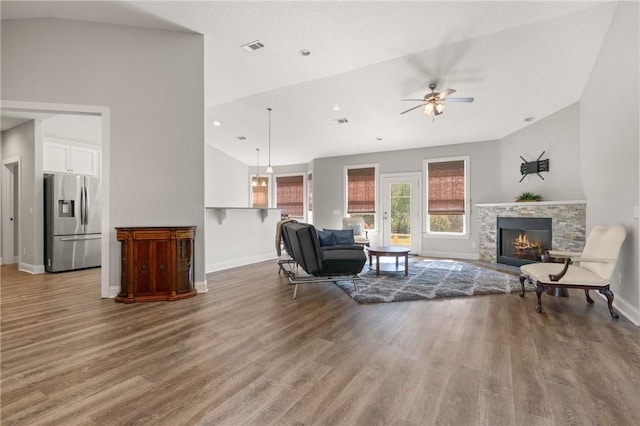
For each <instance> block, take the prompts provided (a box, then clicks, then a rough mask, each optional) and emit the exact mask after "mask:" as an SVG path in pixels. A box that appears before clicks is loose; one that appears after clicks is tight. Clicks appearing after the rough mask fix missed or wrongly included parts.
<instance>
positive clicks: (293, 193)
mask: <svg viewBox="0 0 640 426" xmlns="http://www.w3.org/2000/svg"><path fill="white" fill-rule="evenodd" d="M302 185H303V177H302V176H280V177H276V187H277V188H278V190H277V192H276V200H277V201H276V204H277V206H278V208H280V209H282V214H286V215H289V217H297V218H302V217H304V214H303V205H304V188H303V186H302Z"/></svg>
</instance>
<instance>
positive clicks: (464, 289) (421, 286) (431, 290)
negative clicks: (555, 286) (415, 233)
mask: <svg viewBox="0 0 640 426" xmlns="http://www.w3.org/2000/svg"><path fill="white" fill-rule="evenodd" d="M401 263H402V262H401ZM393 266H395V265H393ZM360 277H361V278H363V279H362V280H358V290H359V291H356V290H355V287H354V285H353V281H337V282H336V285H337V286H338V287H340V288H341V289H343V290H344V291H345V292H346V293H347V294H348V295H349V296H351V297H352V298H353V299H354V300H355V301H356V302H358V303H383V302H402V301H407V300H418V299H435V298H439V297H457V296H475V295H481V294H501V293H517V292H520V289H521V286H520V280H519V279H518V276H517V275H513V274H508V273H505V272H499V271H494V270H491V269H486V268H481V267H479V266H475V265H471V264H468V263H463V262H457V261H453V260H430V259H421V260H418V261H412V262H410V263H409V276H406V277H405V275H404V271H393V272H382V271H381V272H380V276H376V272H375V270H371V271H370V270H369V265H365V268H364V269H363V271H362V273H360ZM525 287H526V288H527V290H528V291H530V290H533V287H532V286H531V285H529V284H526V285H525Z"/></svg>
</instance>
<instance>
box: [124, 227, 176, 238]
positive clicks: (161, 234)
mask: <svg viewBox="0 0 640 426" xmlns="http://www.w3.org/2000/svg"><path fill="white" fill-rule="evenodd" d="M170 238H171V231H169V230H164V229H157V230H149V231H133V239H134V240H168V239H170Z"/></svg>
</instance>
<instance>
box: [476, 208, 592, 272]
mask: <svg viewBox="0 0 640 426" xmlns="http://www.w3.org/2000/svg"><path fill="white" fill-rule="evenodd" d="M476 207H478V234H479V235H478V249H479V250H478V255H479V258H480V260H483V261H485V262H496V260H497V256H496V237H497V218H498V217H550V218H551V219H552V228H553V232H552V235H553V241H552V244H551V246H552V248H553V249H554V250H565V251H581V250H582V248H583V247H584V241H585V234H586V211H587V202H586V201H584V200H572V201H535V202H517V203H483V204H476Z"/></svg>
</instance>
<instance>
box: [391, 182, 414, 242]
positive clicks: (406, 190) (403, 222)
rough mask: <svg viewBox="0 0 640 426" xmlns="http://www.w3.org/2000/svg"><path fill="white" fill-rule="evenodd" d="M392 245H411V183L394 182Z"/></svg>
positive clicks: (392, 195)
mask: <svg viewBox="0 0 640 426" xmlns="http://www.w3.org/2000/svg"><path fill="white" fill-rule="evenodd" d="M390 189H391V191H390V194H391V236H390V243H391V245H399V246H410V245H411V183H409V182H403V183H392V184H391V185H390Z"/></svg>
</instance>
